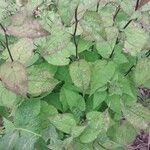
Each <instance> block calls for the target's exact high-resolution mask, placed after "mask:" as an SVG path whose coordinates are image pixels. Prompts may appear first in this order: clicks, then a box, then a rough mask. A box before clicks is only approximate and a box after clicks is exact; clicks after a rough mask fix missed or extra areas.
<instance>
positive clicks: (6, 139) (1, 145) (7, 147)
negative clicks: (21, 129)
mask: <svg viewBox="0 0 150 150" xmlns="http://www.w3.org/2000/svg"><path fill="white" fill-rule="evenodd" d="M18 138H19V133H18V132H17V131H14V132H13V131H11V132H9V133H8V134H6V135H4V136H3V138H2V139H1V141H0V149H3V150H11V149H13V148H14V146H15V143H16V142H17V140H18Z"/></svg>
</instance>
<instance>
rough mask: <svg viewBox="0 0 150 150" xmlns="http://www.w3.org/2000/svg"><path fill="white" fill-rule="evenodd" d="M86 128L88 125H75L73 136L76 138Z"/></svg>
mask: <svg viewBox="0 0 150 150" xmlns="http://www.w3.org/2000/svg"><path fill="white" fill-rule="evenodd" d="M85 128H86V126H75V127H73V128H72V132H71V135H72V137H74V138H76V137H78V136H79V135H80V134H81V133H82V132H83V131H84V129H85Z"/></svg>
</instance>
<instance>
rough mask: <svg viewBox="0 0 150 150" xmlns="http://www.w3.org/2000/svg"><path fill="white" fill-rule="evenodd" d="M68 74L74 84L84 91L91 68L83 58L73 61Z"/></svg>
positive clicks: (88, 82)
mask: <svg viewBox="0 0 150 150" xmlns="http://www.w3.org/2000/svg"><path fill="white" fill-rule="evenodd" d="M69 70H70V76H71V79H72V81H73V83H74V84H75V86H77V87H78V88H79V89H81V91H82V92H83V93H84V92H85V91H86V90H87V88H88V87H89V84H90V78H91V70H90V66H89V64H88V63H87V62H86V61H85V60H79V61H76V62H73V63H72V64H71V65H70V67H69Z"/></svg>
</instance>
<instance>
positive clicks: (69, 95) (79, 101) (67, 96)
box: [60, 87, 85, 111]
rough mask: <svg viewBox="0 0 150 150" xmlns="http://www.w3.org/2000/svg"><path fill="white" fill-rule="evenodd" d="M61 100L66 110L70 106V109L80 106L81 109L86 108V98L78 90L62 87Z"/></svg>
mask: <svg viewBox="0 0 150 150" xmlns="http://www.w3.org/2000/svg"><path fill="white" fill-rule="evenodd" d="M60 101H61V102H62V105H63V107H64V110H66V109H67V107H68V106H69V108H70V110H73V109H74V108H79V110H81V111H84V110H85V100H84V98H83V97H82V96H81V95H79V94H78V93H77V92H75V91H72V90H70V89H67V88H65V87H62V88H61V91H60Z"/></svg>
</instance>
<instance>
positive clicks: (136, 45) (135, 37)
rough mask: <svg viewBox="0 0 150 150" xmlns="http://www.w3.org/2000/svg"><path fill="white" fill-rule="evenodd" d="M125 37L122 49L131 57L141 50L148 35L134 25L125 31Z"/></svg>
mask: <svg viewBox="0 0 150 150" xmlns="http://www.w3.org/2000/svg"><path fill="white" fill-rule="evenodd" d="M125 35H126V41H125V44H124V48H125V49H126V50H127V51H128V52H129V53H130V54H131V55H133V56H136V54H137V53H138V52H140V51H141V50H142V48H143V47H144V45H145V44H146V43H147V41H148V39H149V36H148V34H147V33H146V32H145V31H144V30H143V29H141V28H140V27H138V25H137V24H135V23H134V24H133V23H132V24H130V25H129V26H128V28H126V29H125Z"/></svg>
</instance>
